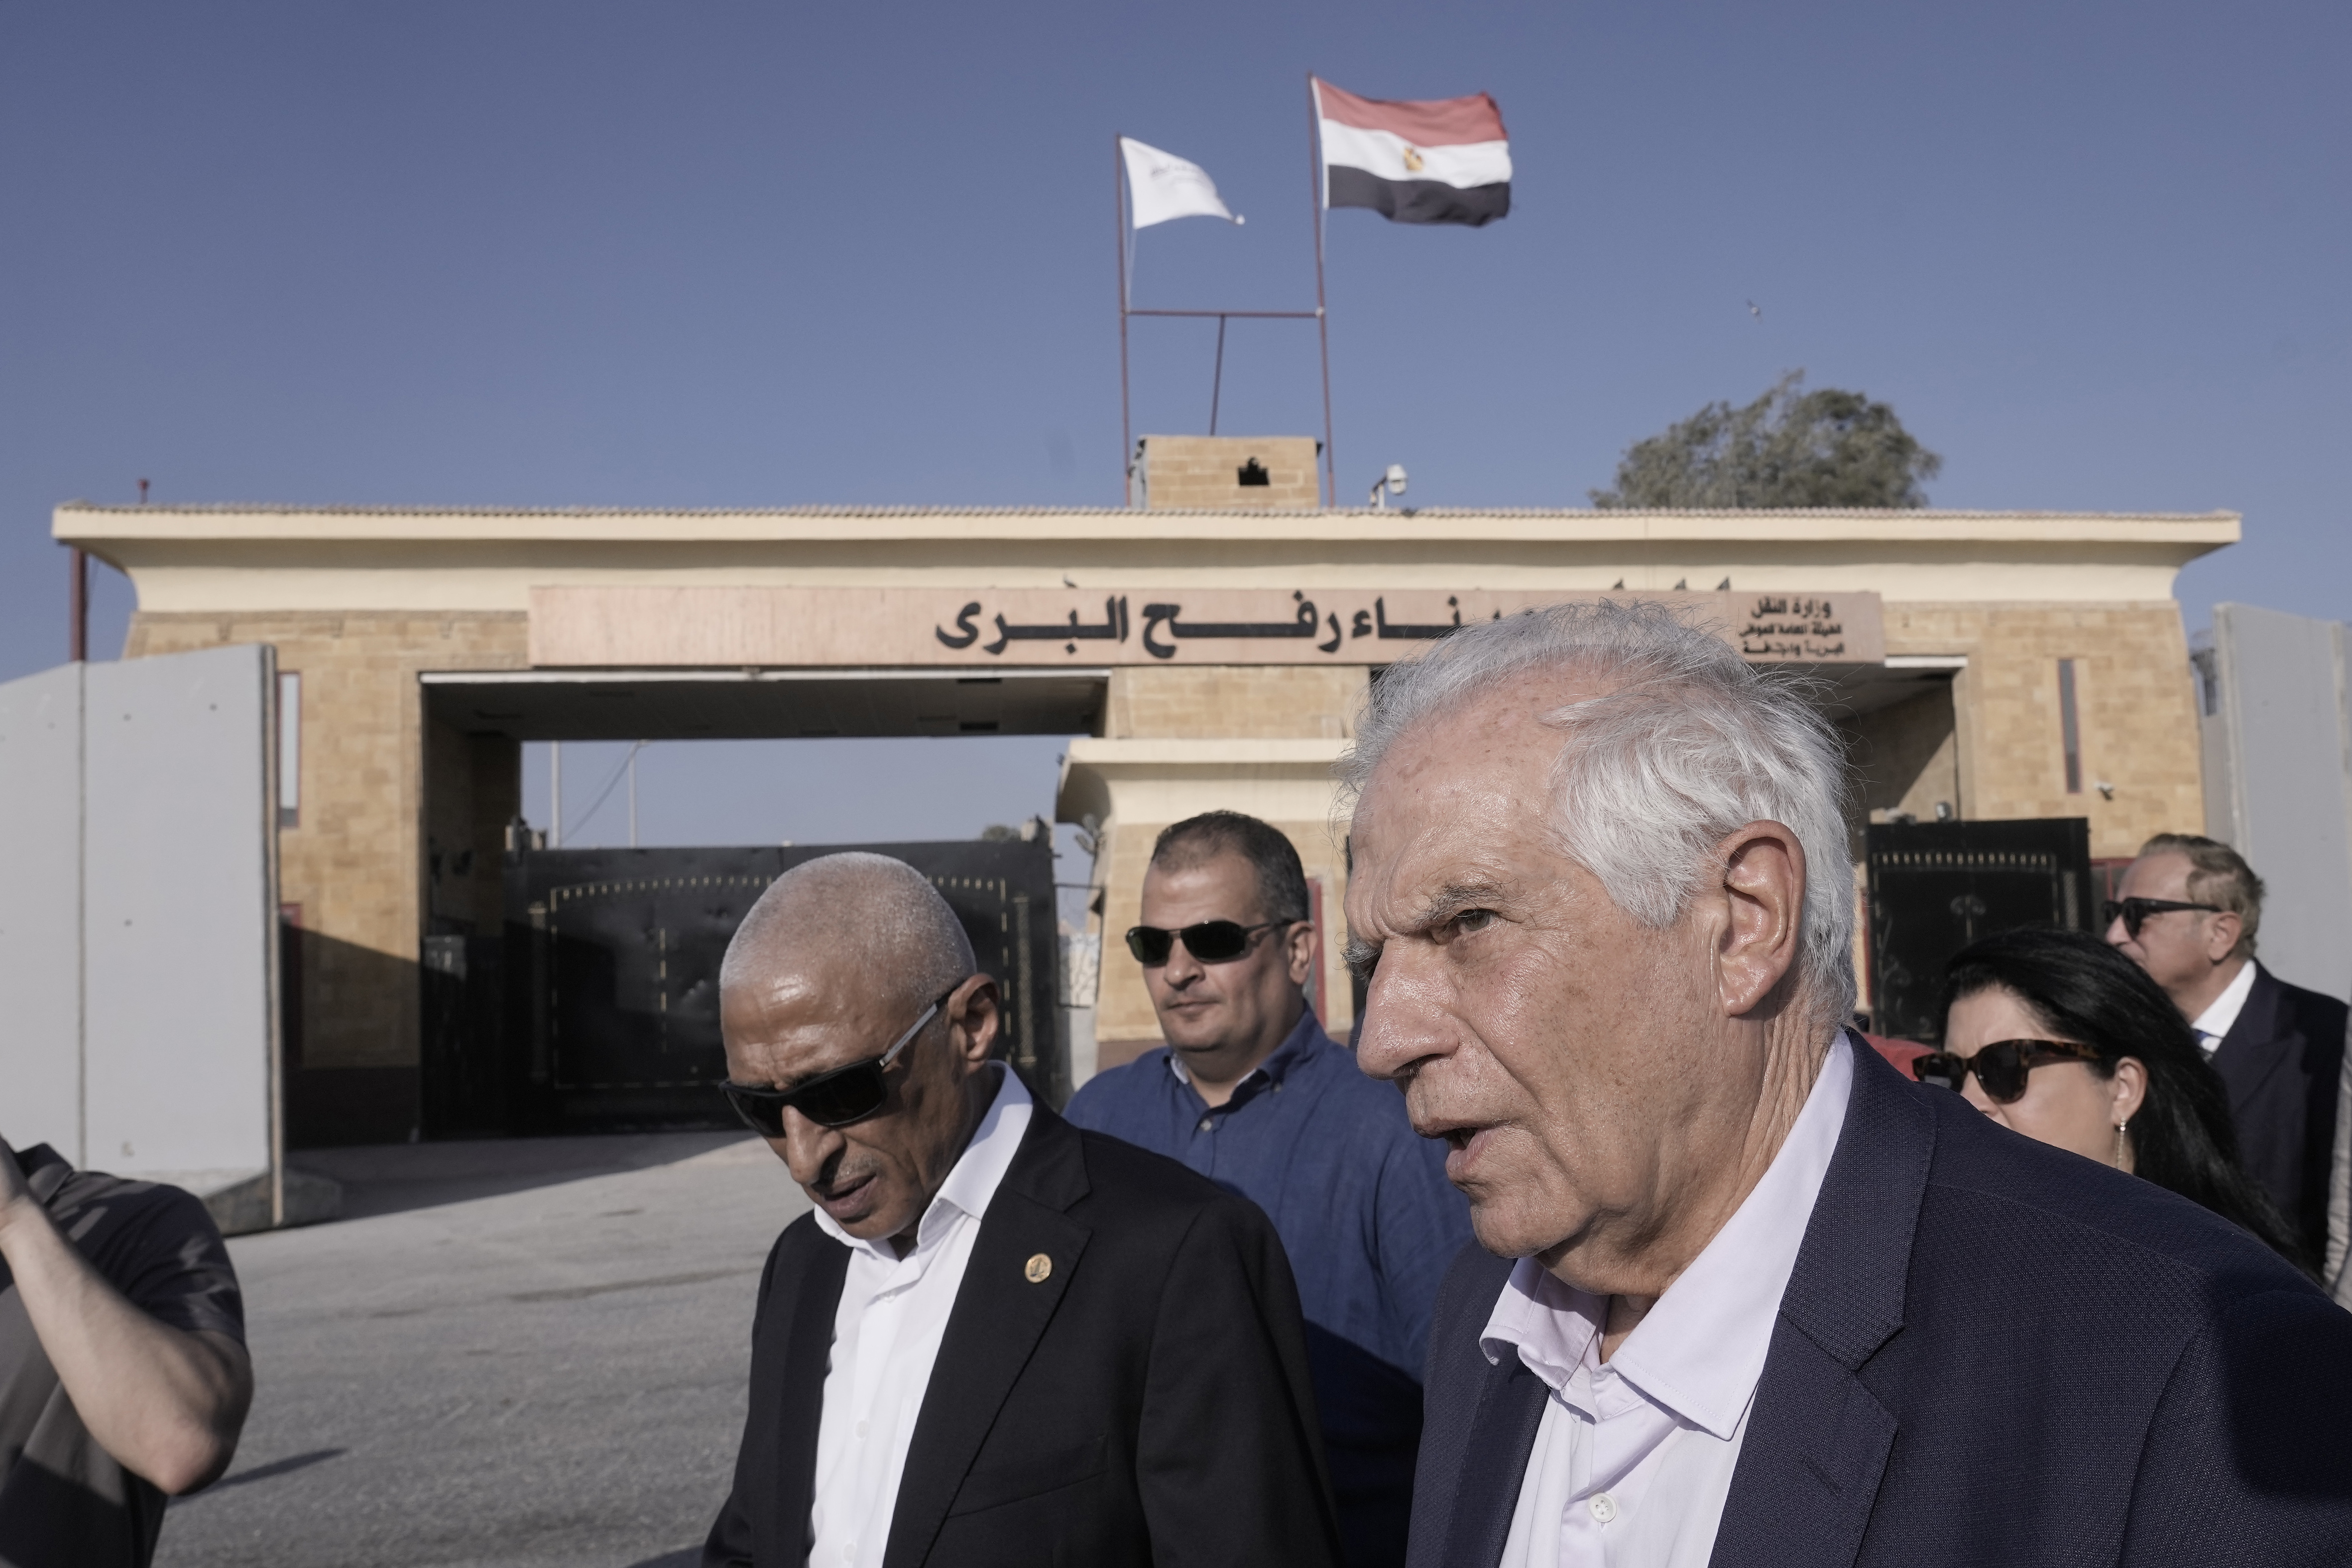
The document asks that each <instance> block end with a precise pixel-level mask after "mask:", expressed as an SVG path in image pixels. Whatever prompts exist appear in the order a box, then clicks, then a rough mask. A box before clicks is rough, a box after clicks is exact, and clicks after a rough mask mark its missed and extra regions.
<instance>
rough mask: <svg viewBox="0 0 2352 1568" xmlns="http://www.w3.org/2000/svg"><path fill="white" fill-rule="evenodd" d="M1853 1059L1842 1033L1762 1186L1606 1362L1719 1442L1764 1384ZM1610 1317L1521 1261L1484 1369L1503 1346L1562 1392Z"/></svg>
mask: <svg viewBox="0 0 2352 1568" xmlns="http://www.w3.org/2000/svg"><path fill="white" fill-rule="evenodd" d="M1852 1051H1853V1047H1852V1046H1851V1044H1850V1043H1849V1042H1848V1041H1847V1040H1846V1038H1845V1037H1844V1036H1843V1035H1840V1036H1839V1038H1838V1039H1837V1040H1833V1041H1832V1042H1831V1045H1830V1049H1829V1054H1828V1056H1827V1058H1826V1059H1825V1060H1824V1061H1822V1071H1821V1076H1820V1077H1819V1078H1817V1079H1815V1080H1814V1081H1813V1087H1812V1092H1811V1093H1810V1094H1808V1095H1807V1096H1806V1097H1805V1106H1804V1109H1803V1110H1802V1111H1801V1112H1799V1113H1798V1115H1797V1120H1796V1124H1795V1125H1793V1126H1792V1127H1790V1129H1789V1136H1788V1138H1787V1140H1786V1141H1785V1142H1783V1143H1782V1144H1781V1145H1780V1152H1779V1153H1778V1154H1776V1155H1773V1156H1772V1163H1771V1165H1770V1166H1768V1167H1766V1169H1765V1172H1764V1176H1763V1179H1761V1180H1760V1181H1759V1182H1758V1183H1757V1184H1756V1186H1755V1188H1754V1189H1753V1190H1752V1191H1750V1192H1749V1193H1748V1197H1746V1198H1745V1199H1743V1200H1742V1201H1741V1203H1740V1205H1739V1207H1738V1210H1737V1211H1735V1212H1734V1213H1733V1215H1732V1217H1731V1218H1729V1219H1728V1220H1727V1221H1725V1222H1724V1226H1723V1228H1722V1229H1720V1230H1718V1231H1717V1232H1716V1233H1715V1237H1714V1239H1712V1240H1710V1241H1709V1242H1708V1243H1707V1244H1706V1248H1705V1249H1703V1250H1701V1251H1700V1253H1699V1255H1698V1256H1697V1257H1696V1258H1695V1259H1693V1260H1691V1264H1690V1267H1688V1268H1687V1269H1685V1270H1683V1271H1682V1274H1681V1275H1680V1276H1679V1277H1678V1278H1677V1279H1676V1280H1675V1282H1674V1283H1673V1284H1672V1285H1671V1286H1669V1287H1667V1290H1666V1293H1665V1294H1664V1295H1663V1296H1661V1297H1659V1298H1658V1301H1657V1304H1656V1305H1655V1306H1654V1307H1652V1308H1651V1309H1650V1312H1649V1315H1648V1316H1647V1317H1645V1318H1643V1320H1642V1322H1641V1324H1640V1325H1639V1326H1638V1327H1636V1328H1635V1329H1634V1330H1633V1333H1630V1334H1628V1335H1626V1336H1625V1343H1622V1344H1621V1345H1619V1346H1618V1347H1617V1354H1615V1355H1613V1356H1612V1357H1610V1358H1609V1366H1610V1368H1611V1369H1612V1371H1614V1372H1615V1373H1616V1374H1617V1375H1620V1376H1622V1377H1623V1378H1624V1379H1625V1380H1626V1381H1627V1382H1629V1383H1631V1384H1633V1385H1634V1387H1636V1388H1638V1389H1640V1390H1641V1392H1642V1394H1643V1396H1645V1397H1647V1398H1648V1399H1650V1400H1651V1401H1652V1402H1653V1403H1654V1404H1657V1405H1661V1406H1664V1407H1665V1408H1667V1409H1669V1410H1671V1411H1672V1412H1674V1414H1675V1415H1676V1416H1680V1417H1681V1418H1682V1419H1684V1420H1685V1421H1688V1422H1690V1423H1692V1424H1693V1425H1695V1426H1697V1427H1704V1428H1706V1430H1707V1431H1709V1432H1712V1433H1713V1434H1715V1436H1717V1437H1721V1438H1723V1439H1725V1440H1726V1441H1728V1440H1729V1439H1730V1437H1732V1435H1733V1433H1735V1432H1736V1431H1738V1427H1739V1419H1740V1416H1742V1414H1744V1413H1745V1412H1746V1410H1747V1408H1748V1401H1749V1400H1750V1399H1751V1398H1753V1397H1754V1396H1755V1393H1756V1385H1757V1383H1758V1381H1759V1379H1760V1378H1762V1376H1763V1375H1764V1359H1765V1356H1766V1355H1767V1354H1768V1353H1769V1351H1770V1349H1771V1345H1772V1329H1773V1325H1774V1324H1775V1322H1777V1321H1778V1320H1779V1317H1780V1297H1781V1296H1782V1294H1783V1293H1784V1292H1785V1291H1787V1290H1788V1287H1789V1277H1790V1275H1791V1274H1792V1273H1794V1272H1795V1271H1796V1267H1797V1252H1798V1249H1800V1248H1801V1246H1802V1245H1803V1244H1804V1239H1805V1228H1806V1226H1807V1224H1808V1223H1809V1222H1810V1221H1811V1218H1812V1213H1813V1203H1814V1200H1815V1199H1816V1198H1818V1197H1820V1196H1821V1190H1822V1177H1823V1176H1827V1175H1828V1174H1829V1166H1830V1157H1831V1156H1832V1155H1834V1154H1835V1153H1836V1152H1837V1142H1838V1134H1839V1132H1840V1131H1841V1130H1842V1129H1843V1127H1844V1125H1845V1108H1846V1101H1847V1100H1848V1098H1849V1097H1851V1095H1852V1093H1853V1055H1852ZM1606 1311H1607V1303H1605V1302H1604V1301H1601V1300H1600V1299H1599V1298H1598V1297H1594V1296H1590V1295H1587V1294H1585V1293H1584V1292H1583V1291H1577V1290H1574V1289H1571V1288H1570V1287H1569V1286H1567V1285H1564V1284H1562V1283H1561V1282H1560V1281H1559V1280H1557V1279H1555V1278H1554V1277H1553V1276H1552V1275H1551V1274H1549V1272H1547V1271H1545V1270H1543V1269H1542V1268H1541V1267H1540V1266H1538V1264H1537V1263H1536V1261H1535V1260H1534V1259H1532V1258H1522V1259H1521V1260H1519V1262H1518V1266H1517V1268H1515V1269H1513V1270H1511V1277H1510V1280H1509V1281H1507V1283H1506V1284H1505V1285H1504V1287H1503V1293H1502V1297H1501V1299H1500V1300H1498V1301H1496V1303H1495V1311H1494V1312H1493V1314H1492V1315H1491V1316H1490V1317H1489V1318H1488V1319H1487V1322H1486V1332H1485V1333H1483V1334H1482V1335H1481V1336H1480V1343H1482V1345H1483V1346H1484V1348H1485V1350H1486V1357H1487V1359H1488V1361H1490V1362H1492V1361H1495V1360H1497V1359H1499V1358H1500V1355H1501V1349H1500V1347H1501V1346H1503V1345H1506V1344H1507V1345H1511V1346H1513V1347H1515V1348H1517V1350H1518V1352H1519V1354H1520V1358H1521V1359H1522V1360H1524V1361H1526V1362H1527V1364H1528V1369H1529V1370H1530V1371H1532V1372H1534V1373H1535V1374H1536V1375H1538V1376H1539V1377H1542V1378H1543V1380H1544V1381H1545V1382H1546V1383H1548V1384H1550V1385H1551V1386H1552V1387H1553V1388H1555V1389H1559V1388H1561V1387H1563V1386H1564V1385H1565V1384H1566V1382H1567V1380H1568V1378H1569V1376H1570V1375H1572V1374H1573V1373H1574V1372H1575V1370H1576V1369H1577V1367H1578V1366H1580V1365H1581V1364H1584V1363H1585V1361H1586V1360H1587V1358H1588V1357H1589V1356H1591V1354H1592V1353H1593V1349H1594V1347H1593V1343H1592V1342H1593V1340H1594V1338H1595V1336H1596V1335H1598V1334H1599V1333H1600V1332H1601V1324H1602V1322H1603V1321H1604V1319H1605V1314H1606ZM1555 1375H1557V1381H1555Z"/></svg>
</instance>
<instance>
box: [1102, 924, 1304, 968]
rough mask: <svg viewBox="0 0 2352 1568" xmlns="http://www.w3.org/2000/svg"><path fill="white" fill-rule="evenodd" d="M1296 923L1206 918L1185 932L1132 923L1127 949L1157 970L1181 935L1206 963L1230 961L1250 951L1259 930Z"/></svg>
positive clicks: (1172, 950) (1188, 927)
mask: <svg viewBox="0 0 2352 1568" xmlns="http://www.w3.org/2000/svg"><path fill="white" fill-rule="evenodd" d="M1293 924H1295V922H1292V921H1288V920H1263V921H1260V922H1259V923H1258V924H1257V925H1242V924H1240V923H1239V922H1237V921H1232V920H1203V921H1202V922H1201V923H1200V924H1199V925H1187V926H1185V927H1184V928H1183V929H1182V930H1181V931H1163V930H1161V929H1160V927H1159V926H1157V925H1130V926H1129V927H1128V931H1127V950H1128V951H1129V952H1130V953H1132V954H1134V955H1135V961H1136V962H1137V963H1139V964H1140V965H1142V966H1143V967H1145V968H1147V969H1156V968H1158V967H1160V965H1162V964H1165V963H1166V962H1168V955H1170V954H1171V953H1173V952H1174V951H1175V950H1176V938H1178V937H1179V936H1181V937H1182V938H1184V951H1186V952H1187V953H1190V954H1192V956H1194V957H1195V958H1198V959H1199V960H1201V962H1202V963H1203V964H1230V963H1232V962H1233V961H1234V959H1236V958H1238V957H1240V956H1242V955H1243V954H1244V953H1246V952H1248V951H1249V945H1250V938H1251V937H1253V936H1256V935H1257V934H1258V933H1259V932H1261V931H1268V930H1271V929H1273V928H1274V927H1275V926H1276V925H1293Z"/></svg>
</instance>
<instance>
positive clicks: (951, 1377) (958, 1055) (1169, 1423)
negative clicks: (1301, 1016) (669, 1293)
mask: <svg viewBox="0 0 2352 1568" xmlns="http://www.w3.org/2000/svg"><path fill="white" fill-rule="evenodd" d="M719 1016H720V1027H721V1030H722V1031H723V1033H724V1036H725V1040H726V1046H727V1070H728V1080H729V1082H728V1083H727V1085H726V1090H727V1094H728V1098H729V1099H730V1101H731V1102H732V1103H734V1105H735V1108H736V1110H737V1112H738V1113H740V1115H741V1116H742V1117H743V1119H744V1121H745V1122H746V1123H747V1124H750V1125H751V1128H752V1129H753V1130H754V1131H755V1132H757V1133H759V1134H761V1136H762V1137H764V1138H766V1139H767V1141H768V1145H769V1146H770V1147H771V1148H772V1149H773V1150H775V1152H776V1156H777V1157H778V1158H779V1159H781V1160H782V1161H783V1162H784V1165H785V1166H786V1167H787V1168H788V1169H789V1170H790V1171H791V1172H792V1176H793V1180H794V1181H795V1182H797V1183H799V1184H800V1186H801V1189H802V1190H803V1192H805V1193H807V1194H808V1196H809V1199H810V1201H811V1202H812V1203H813V1204H814V1205H815V1208H814V1212H813V1213H810V1214H807V1215H804V1216H803V1217H802V1218H800V1219H798V1220H795V1221H794V1222H793V1224H792V1225H790V1226H787V1227H786V1228H785V1229H784V1232H783V1234H782V1236H780V1237H778V1238H777V1239H776V1245H775V1247H774V1249H773V1250H772V1251H771V1252H770V1253H769V1255H768V1267H767V1271H766V1272H765V1274H764V1275H762V1276H761V1281H760V1296H759V1308H758V1313H757V1316H756V1317H755V1319H754V1321H753V1325H752V1333H751V1414H750V1416H749V1418H748V1419H747V1420H746V1422H745V1424H744V1428H743V1443H742V1448H741V1452H740V1457H739V1458H738V1459H737V1462H736V1470H735V1486H734V1490H733V1492H732V1493H731V1494H730V1496H729V1498H728V1500H727V1503H726V1506H725V1507H724V1508H723V1509H722V1510H721V1511H719V1520H718V1522H717V1523H716V1524H715V1525H714V1526H713V1527H712V1528H711V1531H710V1539H709V1542H708V1543H707V1544H706V1545H705V1546H704V1548H703V1557H702V1560H703V1563H704V1564H705V1568H722V1565H735V1564H742V1565H754V1564H756V1565H758V1568H770V1565H775V1568H782V1565H784V1564H795V1565H797V1564H801V1563H814V1564H822V1565H824V1568H834V1565H835V1564H838V1565H840V1568H883V1565H886V1564H887V1568H915V1565H916V1564H919V1563H937V1564H941V1565H948V1564H953V1565H955V1568H986V1565H988V1564H994V1563H1004V1564H1013V1563H1022V1564H1029V1563H1087V1564H1125V1563H1132V1564H1136V1565H1137V1568H1142V1565H1144V1564H1158V1565H1160V1568H1169V1565H1181V1564H1188V1563H1201V1564H1210V1563H1215V1564H1228V1563H1265V1564H1269V1565H1272V1564H1280V1565H1281V1568H1320V1565H1323V1564H1328V1563H1333V1562H1334V1561H1335V1560H1336V1557H1337V1546H1336V1533H1335V1527H1334V1523H1333V1519H1332V1511H1331V1505H1330V1501H1329V1499H1328V1493H1327V1490H1326V1486H1325V1481H1324V1479H1323V1473H1322V1458H1321V1455H1320V1452H1319V1450H1318V1447H1317V1438H1316V1419H1315V1407H1314V1398H1313V1395H1312V1393H1311V1392H1310V1390H1309V1387H1308V1384H1307V1361H1306V1350H1305V1343H1304V1331H1303V1330H1302V1328H1301V1326H1300V1322H1299V1312H1298V1294H1297V1288H1296V1287H1295V1286H1294V1284H1293V1283H1292V1281H1291V1276H1290V1269H1289V1265H1288V1264H1287V1263H1286V1261H1285V1260H1284V1254H1283V1249H1282V1244H1281V1242H1280V1241H1279V1240H1278V1239H1276V1236H1275V1232H1274V1228H1273V1227H1272V1225H1271V1224H1269V1223H1268V1221H1267V1220H1266V1218H1265V1215H1263V1214H1262V1213H1260V1212H1259V1211H1258V1209H1257V1208H1256V1207H1254V1206H1253V1205H1251V1204H1250V1203H1248V1202H1247V1201H1246V1200H1244V1199H1242V1198H1239V1197H1234V1196H1232V1195H1230V1194H1228V1193H1226V1192H1224V1191H1223V1189H1221V1188H1220V1187H1218V1186H1215V1185H1213V1183H1211V1182H1209V1181H1207V1180H1205V1179H1204V1178H1202V1177H1200V1176H1195V1175H1193V1174H1192V1172H1191V1171H1189V1170H1187V1169H1185V1168H1184V1167H1183V1166H1181V1165H1178V1164H1177V1163H1176V1162H1174V1161H1172V1160H1168V1159H1163V1158H1161V1157H1160V1156H1159V1155H1151V1154H1147V1153H1145V1152H1143V1151H1142V1150H1140V1149H1137V1148H1133V1147H1131V1146H1129V1145H1126V1144H1122V1143H1119V1142H1118V1141H1117V1140H1115V1139H1111V1138H1106V1137H1102V1136H1099V1135H1097V1134H1092V1133H1081V1132H1079V1131H1078V1130H1076V1128H1074V1127H1072V1126H1071V1125H1070V1124H1068V1123H1066V1122H1065V1121H1063V1120H1062V1119H1061V1118H1060V1117H1059V1116H1057V1115H1055V1113H1053V1112H1052V1111H1051V1110H1050V1109H1048V1108H1047V1107H1045V1106H1044V1105H1042V1104H1039V1103H1036V1102H1034V1101H1033V1100H1032V1099H1031V1098H1030V1096H1029V1093H1028V1092H1027V1091H1026V1090H1025V1089H1024V1087H1023V1086H1022V1083H1021V1081H1020V1080H1019V1079H1018V1078H1016V1077H1014V1076H1013V1073H1012V1071H1010V1070H1009V1069H1008V1068H1006V1067H1005V1066H1004V1065H1003V1063H1002V1062H1000V1061H996V1060H995V1051H996V1045H997V1037H998V1026H999V1019H1000V1013H999V1010H998V1000H997V994H996V985H995V982H994V981H993V980H992V979H990V978H989V977H987V976H986V975H984V974H981V973H979V972H978V971H977V968H976V966H975V965H974V964H973V962H972V954H971V943H970V941H969V940H968V939H967V938H966V937H965V936H964V932H963V927H962V925H961V923H960V922H958V921H957V919H956V917H955V915H954V914H953V912H952V911H950V909H949V908H948V906H947V904H946V902H945V901H944V900H943V899H941V898H940V895H939V894H938V892H937V891H936V890H935V889H934V888H933V887H932V886H931V884H930V883H929V882H927V881H925V880H924V878H923V877H922V875H921V873H918V872H917V871H915V870H914V868H913V867H911V866H908V865H906V864H904V863H903V862H898V861H895V860H891V859H889V858H887V856H882V855H871V854H839V855H827V856H825V857H824V858H823V859H821V860H815V861H811V862H806V863H805V864H803V865H801V866H799V867H797V868H796V869H794V870H793V871H791V872H788V873H785V874H784V875H783V876H782V877H780V878H778V879H777V881H776V882H775V883H774V885H772V887H770V888H769V890H768V891H767V893H766V894H764V895H763V896H762V897H761V900H760V902H759V903H758V904H755V905H753V907H752V909H751V914H750V915H747V916H746V917H745V918H744V921H743V925H742V926H741V928H740V930H738V931H737V933H736V935H735V939H734V941H733V943H732V944H731V945H730V946H729V948H728V950H727V959H726V963H725V965H724V966H723V967H722V968H721V969H720V972H719Z"/></svg>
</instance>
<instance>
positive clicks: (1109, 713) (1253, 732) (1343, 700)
mask: <svg viewBox="0 0 2352 1568" xmlns="http://www.w3.org/2000/svg"><path fill="white" fill-rule="evenodd" d="M1369 678H1370V672H1368V671H1367V670H1366V669H1365V668H1364V667H1363V666H1362V665H1356V666H1354V667H1352V668H1350V667H1348V666H1344V665H1342V666H1331V665H1305V666H1301V665H1284V664H1272V665H1255V666H1253V665H1241V664H1217V665H1204V666H1196V667H1178V666H1174V665H1171V666H1168V667H1166V668H1160V669H1155V668H1152V667H1151V666H1150V665H1141V666H1134V667H1128V668H1121V669H1116V670H1113V671H1112V672H1111V675H1110V691H1109V694H1108V697H1107V698H1106V700H1105V702H1104V705H1103V734H1104V735H1105V736H1106V737H1109V738H1112V739H1118V740H1129V739H1132V740H1276V739H1283V738H1286V737H1320V738H1324V739H1336V738H1340V737H1345V736H1346V735H1347V734H1348V727H1349V724H1351V723H1352V722H1353V721H1354V718H1355V713H1356V708H1357V706H1358V705H1359V704H1360V703H1361V702H1362V701H1363V698H1364V686H1365V683H1366V682H1367V680H1368V679H1369Z"/></svg>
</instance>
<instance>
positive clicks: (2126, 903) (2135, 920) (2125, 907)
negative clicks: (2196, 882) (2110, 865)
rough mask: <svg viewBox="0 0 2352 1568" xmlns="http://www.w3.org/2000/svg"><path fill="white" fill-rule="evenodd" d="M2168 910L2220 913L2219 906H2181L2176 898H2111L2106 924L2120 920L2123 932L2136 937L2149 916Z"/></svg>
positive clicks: (2107, 904) (2108, 902)
mask: <svg viewBox="0 0 2352 1568" xmlns="http://www.w3.org/2000/svg"><path fill="white" fill-rule="evenodd" d="M2168 909H2201V910H2204V911H2205V912H2206V913H2207V914H2209V915H2219V914H2221V905H2220V904H2183V903H2181V902H2180V901H2179V899H2177V898H2121V899H2117V898H2111V899H2109V900H2107V903H2106V911H2107V924H2108V925H2114V924H2115V923H2116V921H2118V920H2120V921H2122V922H2123V923H2124V929H2125V931H2126V932H2128V933H2129V934H2130V935H2132V936H2138V935H2139V928H2140V927H2141V926H2143V925H2147V917H2148V916H2149V915H2161V914H2163V913H2164V912H2165V911H2166V910H2168Z"/></svg>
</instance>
